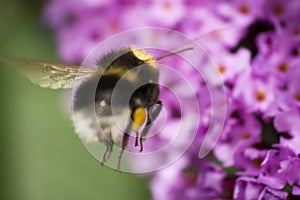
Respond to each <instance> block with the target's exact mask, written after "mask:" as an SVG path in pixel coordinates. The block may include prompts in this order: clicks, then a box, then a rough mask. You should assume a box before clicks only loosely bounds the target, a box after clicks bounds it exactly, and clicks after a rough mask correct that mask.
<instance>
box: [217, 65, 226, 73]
mask: <svg viewBox="0 0 300 200" xmlns="http://www.w3.org/2000/svg"><path fill="white" fill-rule="evenodd" d="M218 71H219V73H220V74H223V73H224V72H225V71H226V67H225V66H224V65H220V66H219V67H218Z"/></svg>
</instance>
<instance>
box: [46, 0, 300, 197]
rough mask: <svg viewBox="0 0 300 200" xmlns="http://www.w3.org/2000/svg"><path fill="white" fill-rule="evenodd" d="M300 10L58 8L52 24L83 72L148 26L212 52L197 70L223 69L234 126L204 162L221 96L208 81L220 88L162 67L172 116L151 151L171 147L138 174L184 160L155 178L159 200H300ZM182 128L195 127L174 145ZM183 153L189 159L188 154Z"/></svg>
mask: <svg viewBox="0 0 300 200" xmlns="http://www.w3.org/2000/svg"><path fill="white" fill-rule="evenodd" d="M299 10H300V2H299V0H289V1H282V0H252V1H250V0H247V1H241V0H231V1H226V0H211V1H208V0H203V1H196V0H177V1H171V0H163V1H159V0H147V1H136V0H112V1H109V2H108V1H107V2H106V1H102V0H98V1H92V0H76V1H75V3H74V1H71V0H52V1H50V2H49V3H48V4H47V7H46V9H45V19H46V20H45V21H46V22H47V23H48V24H49V26H50V27H52V28H53V30H54V32H55V35H56V38H57V43H58V52H59V55H60V56H61V57H62V58H63V59H64V60H66V61H67V62H76V63H80V62H81V61H82V60H83V59H84V58H85V57H86V56H87V55H88V53H89V52H90V51H91V50H92V49H93V48H94V47H95V46H96V45H97V44H98V43H99V42H101V41H103V40H105V39H106V38H108V37H109V36H111V35H113V34H115V33H119V32H122V31H125V30H128V29H132V28H139V27H149V26H150V27H164V28H168V29H172V30H175V31H179V32H182V33H185V34H188V35H189V36H190V37H191V38H195V40H196V41H197V42H198V43H199V44H200V45H201V46H202V47H203V49H204V50H205V52H206V53H207V55H205V56H203V55H199V58H197V59H198V61H199V62H198V63H199V65H200V66H203V67H204V66H206V65H208V63H209V62H210V60H209V58H210V59H211V60H212V62H213V63H214V64H215V65H216V66H217V68H218V71H219V74H218V73H216V74H217V75H221V76H222V79H223V80H222V81H218V84H223V86H224V88H225V91H226V99H225V100H224V99H215V102H217V105H218V108H219V110H222V108H224V107H225V104H226V107H227V113H226V119H225V124H224V127H223V130H222V133H221V135H220V137H219V141H218V142H217V144H216V145H215V146H214V149H213V151H212V152H211V153H210V155H209V156H208V157H207V158H205V159H202V160H200V159H199V158H198V153H199V148H200V146H201V145H202V143H203V141H204V138H205V137H206V136H207V133H206V132H207V130H208V128H209V124H210V122H211V120H212V101H211V99H210V97H211V96H214V97H218V95H215V94H218V92H219V91H220V90H219V88H218V87H215V88H213V89H211V90H209V89H208V87H207V86H208V85H207V83H205V82H204V80H205V78H207V79H209V80H210V81H211V82H214V81H215V77H216V74H214V73H209V72H207V74H205V75H206V76H207V77H204V78H203V77H201V76H200V75H199V74H198V73H197V71H196V70H195V69H194V68H193V67H191V66H190V65H189V64H188V63H186V62H183V61H182V60H181V59H179V58H178V57H176V56H173V57H169V58H166V59H164V60H161V61H160V63H161V64H165V65H167V66H172V69H174V70H175V71H176V72H177V73H178V74H179V75H181V76H182V77H183V78H184V79H185V80H188V83H189V84H188V85H189V87H187V84H186V82H185V81H184V79H180V78H179V77H178V76H175V75H174V73H169V72H166V71H164V69H163V67H161V74H160V80H159V81H160V83H161V84H162V85H164V86H162V87H161V88H160V91H161V92H160V99H161V100H162V101H163V105H164V109H163V111H162V113H161V114H160V115H159V117H158V118H157V120H156V122H155V123H154V125H153V128H152V129H151V131H150V132H149V135H148V138H147V140H146V142H145V143H144V150H145V152H146V153H149V152H155V151H158V150H162V149H163V148H164V147H165V146H166V145H169V146H168V148H167V149H165V150H163V151H162V153H161V154H159V155H157V156H155V157H146V156H145V157H142V158H139V159H140V160H139V162H137V161H132V162H131V164H132V167H133V168H134V169H136V170H137V171H139V170H142V171H143V170H144V171H147V170H149V169H152V168H158V166H159V165H160V164H161V163H164V162H166V161H167V160H170V159H174V158H178V160H177V161H176V162H174V164H173V165H170V166H168V167H167V168H164V169H162V170H159V171H157V172H155V173H154V175H153V179H152V181H151V191H152V194H153V198H154V199H222V198H234V199H241V200H244V199H261V200H262V199H288V198H291V197H293V195H294V196H297V195H298V196H300V187H299V185H300V177H299V173H298V170H299V168H300V158H299V157H298V155H299V154H300V145H299V144H300V143H299V141H300V125H299V121H300V110H299V106H300V86H299V83H300V82H299V80H300V24H299V20H300V12H299ZM135 39H136V40H140V39H148V40H152V39H153V38H148V36H145V38H135ZM153 41H154V40H153ZM160 42H163V43H166V44H171V43H172V44H173V43H174V44H177V43H178V44H180V42H181V41H160ZM216 82H217V81H216ZM214 83H215V82H214ZM187 88H189V89H187ZM191 89H192V90H191ZM191 91H193V92H191ZM172 92H174V93H172ZM211 94H214V95H211ZM176 95H177V96H180V97H181V99H182V101H181V102H179V101H178V100H177V99H176ZM193 95H195V96H196V97H197V98H196V102H195V101H194V100H195V99H194V96H193ZM198 108H199V109H198ZM219 110H218V111H219ZM213 114H215V115H216V116H218V114H219V113H213ZM199 116H200V120H199V121H200V124H197V123H196V120H195V119H197V118H199ZM161 124H164V126H163V127H162V126H161ZM181 125H183V126H187V127H189V128H187V129H185V132H182V133H181V134H180V140H175V139H176V138H177V135H176V134H174V133H177V131H178V129H180V126H181ZM133 142H134V141H133ZM208 143H209V144H208V145H211V144H214V142H213V141H209V142H208ZM129 146H134V145H133V144H132V145H129ZM187 146H189V148H186V147H187ZM131 150H132V151H133V152H136V151H137V150H136V149H131ZM182 150H186V151H185V153H184V154H183V155H181V153H180V152H182ZM180 156H181V157H180ZM179 157H180V158H179ZM136 163H139V164H136ZM287 187H290V188H291V189H290V190H287V189H286V188H287Z"/></svg>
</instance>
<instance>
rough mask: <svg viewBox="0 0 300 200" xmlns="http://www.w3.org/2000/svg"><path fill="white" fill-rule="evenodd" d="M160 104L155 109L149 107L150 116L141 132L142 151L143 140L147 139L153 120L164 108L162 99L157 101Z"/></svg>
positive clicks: (141, 149) (141, 146)
mask: <svg viewBox="0 0 300 200" xmlns="http://www.w3.org/2000/svg"><path fill="white" fill-rule="evenodd" d="M156 104H157V105H158V106H157V107H156V108H155V109H154V110H150V109H148V116H147V123H146V126H145V127H144V129H143V130H142V132H141V137H140V152H142V151H143V142H144V141H145V136H146V135H147V133H148V132H149V130H150V128H151V126H152V124H153V122H154V121H155V120H156V118H157V117H158V115H159V113H160V111H161V109H162V103H161V101H157V103H156Z"/></svg>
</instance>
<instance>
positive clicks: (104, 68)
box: [4, 47, 192, 170]
mask: <svg viewBox="0 0 300 200" xmlns="http://www.w3.org/2000/svg"><path fill="white" fill-rule="evenodd" d="M190 49H192V48H185V49H181V50H178V51H174V52H170V53H167V54H165V55H162V56H160V57H158V58H154V57H153V56H152V55H151V54H149V53H147V52H146V51H144V50H142V49H139V48H135V47H124V48H121V49H119V50H115V51H111V52H110V53H107V54H106V55H104V56H102V57H101V58H100V59H99V60H98V61H97V63H96V64H97V67H98V68H89V67H84V66H74V65H67V64H62V63H55V62H48V61H39V60H30V59H4V60H5V61H7V62H9V63H11V64H13V65H15V66H16V67H17V68H18V70H19V71H20V72H21V73H22V74H23V75H25V76H26V77H28V78H29V79H30V80H31V81H32V82H33V83H35V84H37V85H39V86H41V87H44V88H51V89H61V88H63V89H68V88H72V87H73V86H74V82H75V81H77V80H79V81H80V84H78V86H76V88H74V91H75V93H74V95H73V97H74V98H73V102H72V107H73V112H74V116H75V118H76V121H75V123H77V124H76V129H77V133H78V134H79V136H80V137H81V138H83V139H85V140H86V141H87V142H91V141H99V142H102V143H104V145H105V147H106V150H105V153H104V155H103V158H102V164H104V163H105V162H106V161H107V160H108V159H109V158H110V156H111V153H112V150H113V145H114V144H120V146H121V152H120V154H119V159H118V166H117V169H118V170H120V167H121V158H122V155H123V153H124V150H125V148H126V147H127V144H128V140H129V137H130V133H135V146H140V152H141V151H143V142H144V140H145V136H146V134H147V133H148V131H149V129H150V128H151V125H152V123H153V122H154V121H155V119H156V118H157V117H158V115H159V113H160V111H161V109H162V102H161V101H160V100H159V85H158V79H159V68H158V65H157V61H158V60H160V59H162V58H164V57H167V56H171V55H174V54H177V53H180V52H183V51H186V50H190ZM93 87H95V91H94V96H93V95H92V96H91V95H90V93H89V92H88V91H89V90H90V89H91V88H93ZM116 87H117V88H118V89H117V92H116V94H115V96H114V98H113V94H114V93H113V91H114V89H115V88H116ZM130 91H132V92H130ZM126 97H129V98H127V99H126ZM113 100H114V103H113ZM93 114H95V117H94V115H93ZM116 121H117V122H118V124H116ZM99 126H100V129H99Z"/></svg>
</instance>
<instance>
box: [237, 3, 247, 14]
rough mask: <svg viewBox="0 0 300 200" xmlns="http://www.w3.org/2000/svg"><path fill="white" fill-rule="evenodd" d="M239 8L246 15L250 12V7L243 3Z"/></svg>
mask: <svg viewBox="0 0 300 200" xmlns="http://www.w3.org/2000/svg"><path fill="white" fill-rule="evenodd" d="M238 10H239V11H240V13H242V14H244V15H245V14H248V13H249V12H250V8H249V7H248V6H247V5H241V6H240V7H239V8H238Z"/></svg>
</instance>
